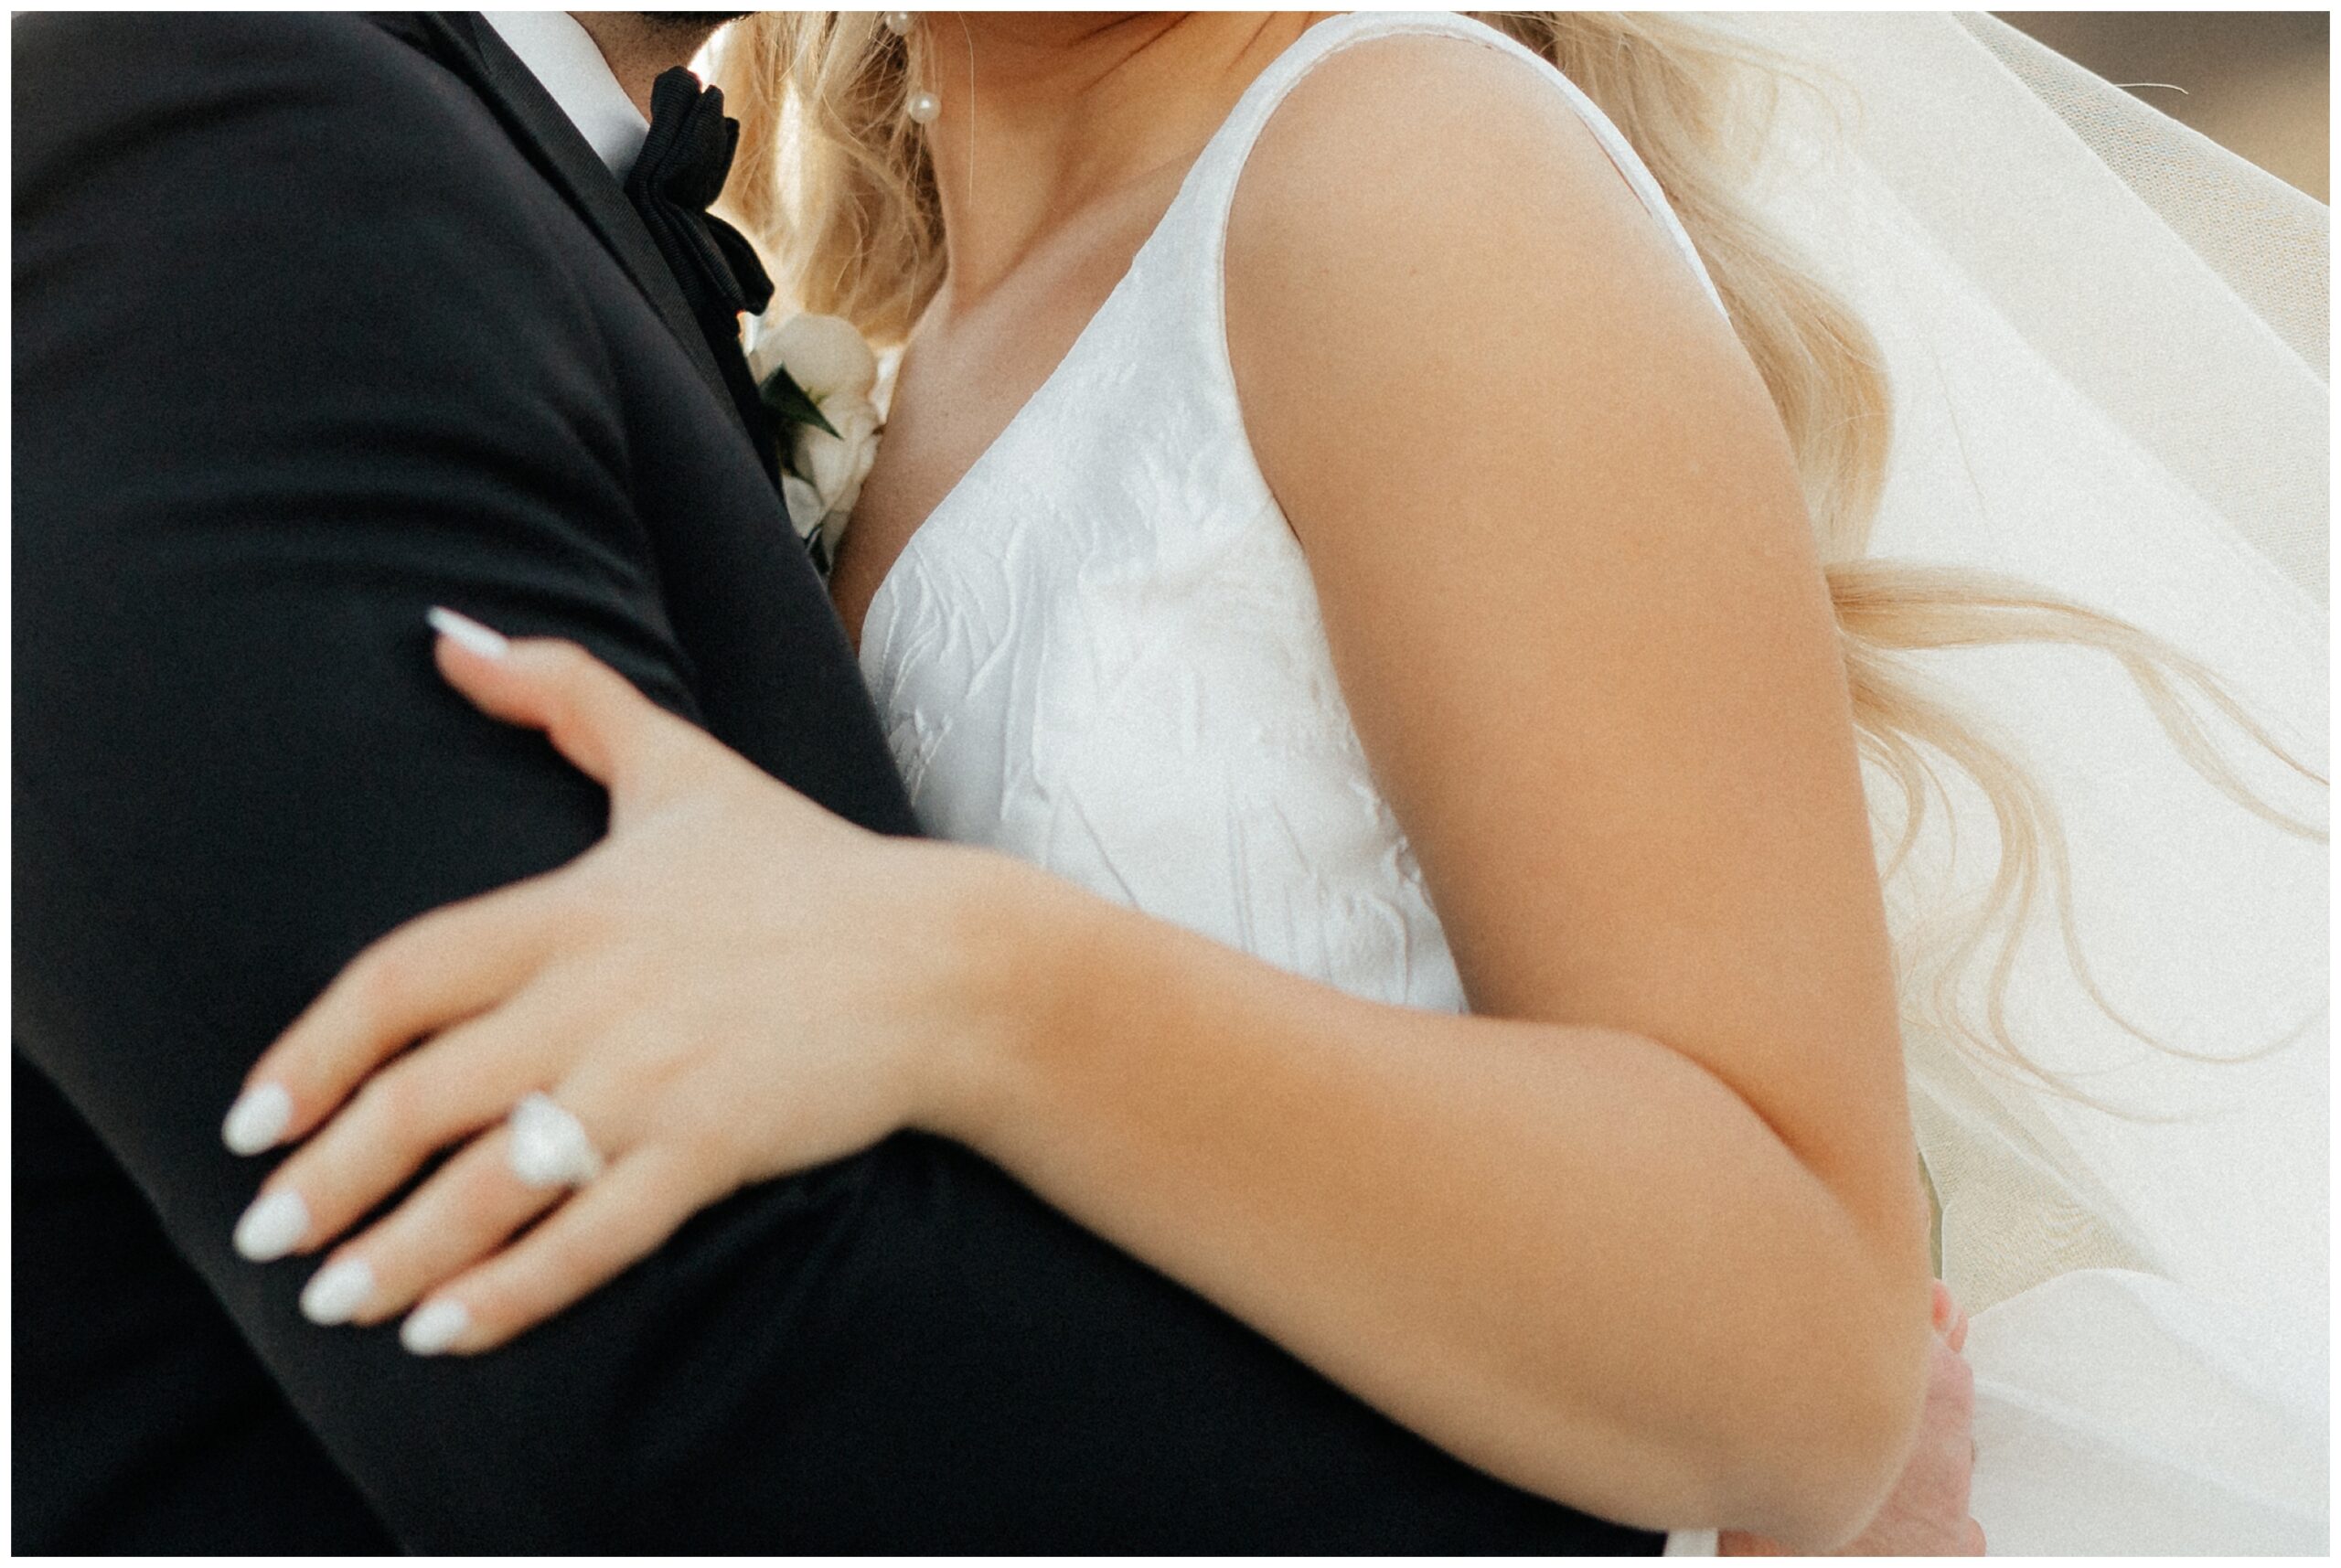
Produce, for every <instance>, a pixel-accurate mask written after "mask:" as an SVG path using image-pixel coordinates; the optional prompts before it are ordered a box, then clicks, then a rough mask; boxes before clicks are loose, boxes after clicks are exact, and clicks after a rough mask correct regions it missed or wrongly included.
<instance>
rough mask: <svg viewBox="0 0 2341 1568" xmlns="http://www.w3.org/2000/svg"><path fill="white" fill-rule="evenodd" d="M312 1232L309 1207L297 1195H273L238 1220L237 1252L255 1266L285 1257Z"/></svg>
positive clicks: (273, 1193)
mask: <svg viewBox="0 0 2341 1568" xmlns="http://www.w3.org/2000/svg"><path fill="white" fill-rule="evenodd" d="M308 1233H309V1206H308V1205H307V1204H306V1203H304V1202H302V1201H301V1195H300V1194H299V1193H297V1192H272V1193H270V1194H269V1195H268V1196H267V1197H265V1198H262V1200H259V1201H258V1202H256V1203H254V1204H253V1205H252V1206H251V1208H249V1209H247V1210H245V1211H244V1217H243V1218H242V1219H241V1220H239V1221H236V1250H237V1251H238V1252H240V1253H243V1254H244V1256H246V1257H248V1258H250V1259H251V1261H252V1262H254V1263H256V1264H264V1263H269V1262H271V1261H273V1260H274V1259H277V1258H281V1257H283V1255H284V1254H285V1253H289V1252H291V1251H292V1250H293V1249H294V1247H297V1246H299V1245H300V1244H301V1238H302V1237H304V1236H305V1235H307V1234H308Z"/></svg>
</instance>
